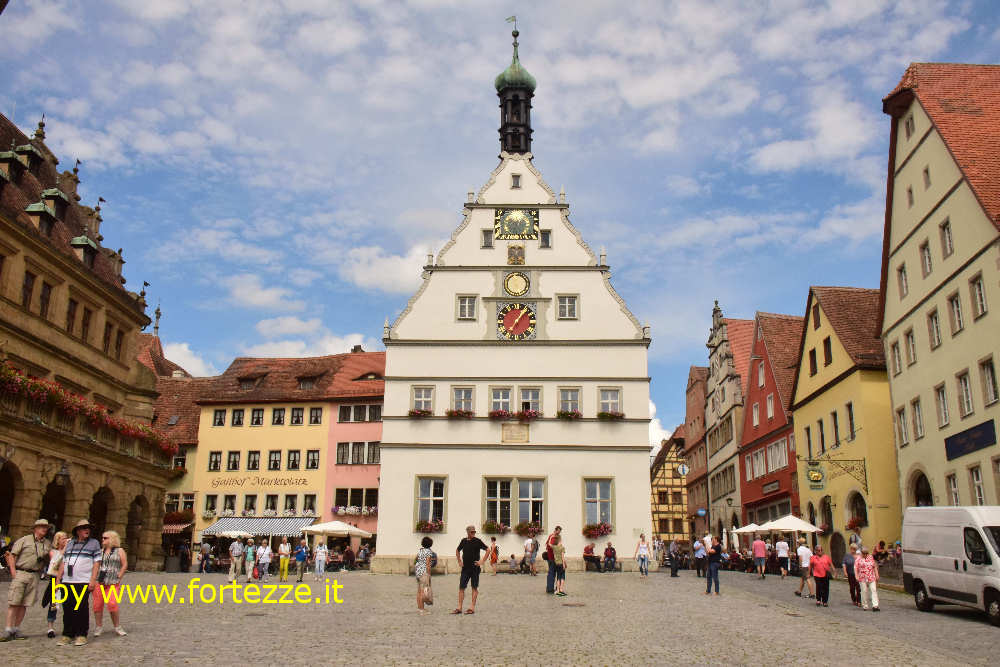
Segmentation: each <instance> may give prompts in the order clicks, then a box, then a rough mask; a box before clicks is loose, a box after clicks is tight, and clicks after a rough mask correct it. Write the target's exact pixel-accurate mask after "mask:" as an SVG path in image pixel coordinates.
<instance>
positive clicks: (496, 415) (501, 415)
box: [489, 410, 514, 422]
mask: <svg viewBox="0 0 1000 667" xmlns="http://www.w3.org/2000/svg"><path fill="white" fill-rule="evenodd" d="M513 416H514V415H513V413H511V411H510V410H490V413H489V418H490V419H492V420H493V421H495V422H501V421H507V420H508V419H510V418H511V417H513Z"/></svg>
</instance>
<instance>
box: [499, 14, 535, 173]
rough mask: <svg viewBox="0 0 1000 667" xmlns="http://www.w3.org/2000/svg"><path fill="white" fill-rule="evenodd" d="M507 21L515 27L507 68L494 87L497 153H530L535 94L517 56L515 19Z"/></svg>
mask: <svg viewBox="0 0 1000 667" xmlns="http://www.w3.org/2000/svg"><path fill="white" fill-rule="evenodd" d="M507 20H508V22H513V23H514V25H515V27H514V30H513V32H511V35H512V36H513V37H514V43H513V46H514V53H513V56H512V57H511V60H510V65H509V66H508V67H507V69H505V70H504V71H503V72H501V73H500V74H499V76H497V78H496V81H494V86H495V87H496V89H497V96H498V97H499V98H500V150H501V151H504V152H507V153H530V152H531V132H532V130H531V98H532V97H533V96H534V94H535V77H533V76H531V74H529V73H528V70H526V69H524V67H522V66H521V59H520V56H519V55H518V50H517V49H518V41H517V38H518V36H519V35H520V34H521V33H519V32H518V30H517V17H514V16H511V17H509V18H508V19H507Z"/></svg>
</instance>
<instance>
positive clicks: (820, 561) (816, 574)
mask: <svg viewBox="0 0 1000 667" xmlns="http://www.w3.org/2000/svg"><path fill="white" fill-rule="evenodd" d="M809 567H810V569H811V570H812V576H813V580H814V581H815V582H816V606H817V607H818V606H820V605H823V606H824V607H826V606H827V603H828V602H829V601H830V579H831V578H832V577H833V561H832V560H831V559H830V557H829V556H827V555H826V554H825V553H823V546H822V545H817V546H816V553H814V554H813V556H812V558H810V559H809Z"/></svg>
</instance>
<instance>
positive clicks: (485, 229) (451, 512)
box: [372, 31, 652, 573]
mask: <svg viewBox="0 0 1000 667" xmlns="http://www.w3.org/2000/svg"><path fill="white" fill-rule="evenodd" d="M514 37H515V42H514V57H513V61H512V62H511V65H510V67H508V68H507V69H506V70H504V71H503V72H502V73H501V74H500V76H498V77H497V79H496V88H497V93H498V95H499V96H500V100H501V127H500V135H501V147H502V149H503V150H502V152H501V154H500V164H499V165H497V167H496V168H495V169H494V170H493V172H492V173H491V174H490V176H489V178H488V180H487V181H486V184H485V185H483V187H482V188H480V190H479V191H478V193H469V196H468V198H467V201H466V202H465V204H464V205H463V210H462V221H461V223H460V224H459V225H458V227H457V228H456V229H455V231H454V232H453V233H452V235H451V239H450V240H449V241H448V242H447V243H446V244H445V246H444V247H443V248H442V249H441V251H440V252H439V253H438V254H437V256H436V257H429V258H428V259H429V261H428V264H427V265H426V266H424V267H423V283H422V284H421V286H420V288H419V289H418V290H417V292H416V294H414V295H413V297H412V298H411V299H410V300H409V302H408V303H407V305H406V308H405V309H404V310H403V312H402V313H401V314H400V315H399V316H398V317H397V318H396V320H395V321H394V322H393V323H392V324H391V325H388V324H387V326H386V328H385V331H384V332H383V341H384V343H385V346H386V376H385V381H386V384H385V407H384V414H383V433H382V440H383V441H382V445H381V480H380V490H379V501H380V502H379V524H378V542H377V554H378V555H377V557H376V559H375V561H374V562H373V565H372V569H373V570H374V571H381V572H399V573H403V572H406V571H407V570H408V568H409V567H410V565H411V564H412V561H413V557H412V553H413V550H414V547H415V545H416V544H418V543H419V542H420V538H421V537H423V534H424V533H430V534H431V537H433V538H434V539H435V541H436V542H437V543H438V544H439V545H441V546H440V548H439V549H438V553H439V554H440V560H441V563H442V564H443V565H445V566H447V567H449V568H453V567H454V565H455V564H454V557H453V556H451V555H450V554H452V553H453V552H452V551H451V547H452V545H457V544H458V542H459V540H460V539H461V538H462V537H464V535H465V527H466V526H468V525H474V526H476V529H477V530H478V531H479V533H480V535H481V536H482V537H483V538H484V539H486V540H487V541H488V538H489V537H490V536H491V534H495V535H496V537H497V542H498V544H499V546H500V550H501V551H502V552H503V553H504V554H509V553H515V554H521V553H523V550H524V547H523V544H524V540H525V535H529V534H533V533H536V532H539V533H540V534H539V535H538V539H539V541H540V542H544V540H545V537H546V535H548V533H550V532H551V531H552V530H553V529H554V528H555V526H557V525H559V526H562V528H563V533H562V534H563V538H564V540H565V543H566V546H567V550H568V552H569V553H573V554H579V553H581V552H582V550H583V546H584V544H589V543H590V542H591V541H593V542H607V541H608V540H611V541H613V542H616V543H617V546H618V547H619V549H621V550H622V551H621V552H622V554H623V555H625V556H627V555H629V554H631V551H630V550H629V548H628V547H629V546H630V545H632V544H633V543H634V541H635V540H636V539H637V538H638V536H639V534H640V533H641V532H645V534H646V535H647V536H649V535H651V532H652V531H651V528H652V524H651V522H652V518H651V512H650V504H649V489H650V486H649V435H648V433H649V377H648V375H649V373H648V368H647V358H646V357H647V349H648V347H649V342H650V338H649V329H648V327H643V326H642V325H640V324H639V321H638V320H637V319H636V318H635V316H634V315H633V314H632V313H631V312H630V311H629V309H628V307H627V306H626V305H625V303H624V301H623V300H622V298H621V297H620V296H619V295H618V294H617V293H616V292H615V290H614V288H613V287H612V285H611V281H610V278H611V272H610V268H609V267H608V266H607V262H606V259H605V256H604V254H603V253H601V254H600V255H599V256H598V255H596V254H595V253H594V252H593V251H592V250H591V249H590V246H588V245H587V243H586V242H585V241H584V239H583V236H582V235H581V233H580V231H579V230H577V229H576V227H574V226H573V224H572V223H571V222H570V219H569V205H568V204H567V203H566V197H565V195H564V194H559V195H558V196H557V195H556V193H555V192H554V191H553V190H552V189H551V188H550V187H549V186H548V185H547V184H546V183H545V181H544V180H543V178H542V175H541V174H540V173H539V171H538V170H537V169H536V167H535V166H534V164H533V162H532V159H533V155H532V153H531V152H530V147H531V126H530V118H529V113H530V108H531V97H532V95H533V94H534V90H535V80H534V78H533V77H532V76H531V75H530V74H528V73H527V71H526V70H525V69H524V68H523V67H521V64H520V62H519V60H518V53H517V41H516V38H517V31H515V32H514ZM435 533H440V534H435ZM624 560H625V566H626V568H629V567H631V565H632V563H631V562H630V561H629V559H628V558H626V559H624ZM582 562H583V561H582V560H578V562H576V561H573V562H571V567H576V568H578V569H579V568H581V567H582ZM538 566H539V567H542V568H544V567H545V564H544V562H542V561H541V560H540V559H539V561H538Z"/></svg>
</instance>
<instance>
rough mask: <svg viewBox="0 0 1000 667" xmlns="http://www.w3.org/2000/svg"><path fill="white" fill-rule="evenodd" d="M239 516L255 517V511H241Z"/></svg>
mask: <svg viewBox="0 0 1000 667" xmlns="http://www.w3.org/2000/svg"><path fill="white" fill-rule="evenodd" d="M240 516H257V512H256V511H255V510H243V511H242V512H240Z"/></svg>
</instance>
